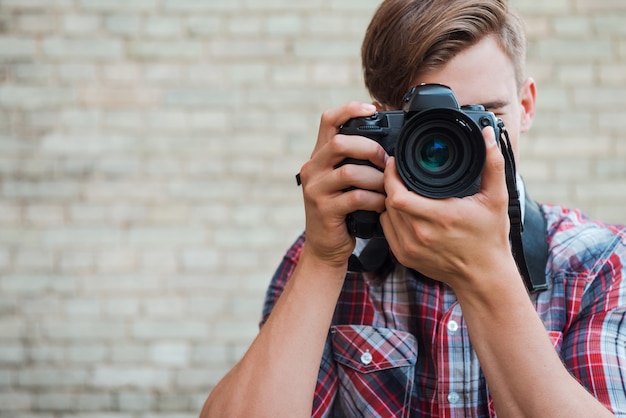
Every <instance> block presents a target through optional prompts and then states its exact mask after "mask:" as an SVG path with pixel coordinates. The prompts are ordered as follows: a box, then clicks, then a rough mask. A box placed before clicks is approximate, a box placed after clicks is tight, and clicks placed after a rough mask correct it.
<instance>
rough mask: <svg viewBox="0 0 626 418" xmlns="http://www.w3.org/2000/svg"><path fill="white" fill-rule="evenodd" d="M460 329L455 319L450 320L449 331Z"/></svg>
mask: <svg viewBox="0 0 626 418" xmlns="http://www.w3.org/2000/svg"><path fill="white" fill-rule="evenodd" d="M458 330H459V324H458V322H456V321H455V320H452V321H450V322H448V331H450V332H457V331H458Z"/></svg>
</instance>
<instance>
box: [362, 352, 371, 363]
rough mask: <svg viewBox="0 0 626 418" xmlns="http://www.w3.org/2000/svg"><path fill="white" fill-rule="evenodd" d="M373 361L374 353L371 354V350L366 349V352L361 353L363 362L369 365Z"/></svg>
mask: <svg viewBox="0 0 626 418" xmlns="http://www.w3.org/2000/svg"><path fill="white" fill-rule="evenodd" d="M371 362H372V355H371V354H370V352H369V351H366V352H365V353H363V354H361V363H363V364H364V365H365V366H367V365H368V364H370V363H371Z"/></svg>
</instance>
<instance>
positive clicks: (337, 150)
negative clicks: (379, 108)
mask: <svg viewBox="0 0 626 418" xmlns="http://www.w3.org/2000/svg"><path fill="white" fill-rule="evenodd" d="M375 112H376V107H375V106H374V105H371V104H365V103H359V102H350V103H347V104H345V105H343V106H340V107H337V108H334V109H330V110H328V111H326V112H324V114H323V115H322V118H321V122H320V128H319V133H318V137H317V143H316V145H315V148H314V150H313V153H312V155H311V159H310V160H309V161H307V162H306V163H305V164H304V165H303V166H302V169H301V171H300V178H301V181H302V187H303V194H304V208H305V214H306V244H305V251H306V252H307V253H309V254H312V255H313V256H315V257H317V258H318V261H322V262H324V263H327V264H328V265H329V266H334V267H338V266H343V265H346V264H347V261H348V258H349V257H350V254H352V251H353V250H354V244H355V239H354V237H352V236H351V235H350V234H349V233H348V230H347V228H346V224H345V218H346V216H347V215H348V214H349V213H351V212H354V211H355V210H370V211H376V212H379V213H380V212H382V211H383V210H384V208H385V194H384V187H383V173H382V172H381V171H379V170H377V169H376V168H374V167H371V166H367V165H357V164H345V165H342V166H340V167H337V166H338V165H339V164H340V163H341V162H342V161H344V160H345V159H346V158H354V159H358V160H367V161H370V162H371V163H372V164H374V165H375V166H377V167H381V168H384V167H385V162H386V160H387V154H386V152H385V150H384V149H383V148H382V146H380V145H379V144H378V143H377V142H375V141H373V140H371V139H369V138H365V137H360V136H353V135H341V134H338V132H339V127H340V126H341V125H342V124H344V123H345V122H347V121H348V120H349V119H352V118H356V117H365V116H371V115H373V114H374V113H375ZM351 187H352V188H353V189H351V190H347V191H346V189H348V188H351Z"/></svg>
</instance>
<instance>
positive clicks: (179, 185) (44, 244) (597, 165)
mask: <svg viewBox="0 0 626 418" xmlns="http://www.w3.org/2000/svg"><path fill="white" fill-rule="evenodd" d="M513 3H514V4H515V5H517V6H519V8H520V10H521V11H522V12H523V14H524V16H525V17H526V18H527V19H526V22H527V27H528V30H529V35H530V36H529V40H530V45H529V73H530V74H531V75H533V76H535V78H536V79H537V81H538V83H539V117H538V119H537V121H536V125H535V128H534V130H533V133H532V134H530V135H528V136H527V137H525V138H524V139H523V141H524V144H523V145H522V147H523V148H522V149H523V161H522V164H521V166H522V172H523V173H524V175H525V177H526V179H527V182H528V183H529V188H530V190H531V191H532V193H533V195H534V196H535V197H536V198H538V199H540V200H544V201H550V202H556V203H563V204H567V205H573V206H578V207H582V208H584V209H585V210H586V211H587V212H588V213H590V214H591V215H594V216H600V217H603V218H605V219H607V220H612V221H619V222H626V142H625V141H624V135H623V133H622V132H623V131H624V130H625V129H626V124H625V123H624V116H623V115H624V114H625V112H626V75H625V74H626V71H625V65H626V30H625V29H624V28H625V27H626V14H625V12H626V7H625V6H624V4H623V2H616V1H612V0H607V1H599V0H594V1H591V0H558V1H557V0H554V1H549V2H548V1H538V0H532V1H530V0H514V1H513ZM377 4H378V0H368V1H363V0H327V1H324V2H297V1H293V0H266V1H256V0H239V1H237V0H2V1H0V417H17V416H19V417H36V418H44V417H45V418H65V417H72V418H79V417H93V416H106V417H110V418H138V417H146V416H158V417H160V418H167V417H195V416H197V414H198V411H199V410H200V407H201V405H202V403H203V401H204V399H205V398H206V396H207V394H208V392H209V391H210V389H211V387H212V386H213V385H215V383H216V382H217V381H218V380H219V379H220V377H221V376H222V375H223V374H224V373H225V372H226V371H227V370H228V369H229V368H230V367H231V366H232V364H233V363H234V362H235V361H236V360H237V359H238V358H239V357H240V356H241V355H242V354H243V352H244V351H245V349H246V347H247V346H248V344H249V343H250V341H251V339H252V338H253V337H254V335H255V333H256V329H257V328H256V327H257V321H258V319H259V314H260V310H261V306H262V299H263V293H264V290H265V287H266V285H267V282H268V281H269V278H270V276H271V274H272V273H273V270H274V268H275V267H276V264H277V263H278V262H279V260H280V257H281V256H282V254H283V252H284V250H285V249H286V248H287V247H288V246H289V244H290V243H291V242H292V240H293V239H294V238H295V237H296V234H298V233H299V232H300V230H301V228H302V225H303V214H302V205H301V196H300V193H301V192H300V190H299V189H298V188H297V187H296V186H295V181H294V178H293V175H294V173H296V172H297V171H298V169H299V167H300V166H301V164H302V163H303V162H304V161H305V160H306V158H307V157H308V155H309V154H310V151H311V149H312V146H313V143H314V140H315V137H316V129H317V124H318V121H319V117H320V113H321V112H322V111H323V110H324V109H326V108H327V107H330V106H335V105H338V104H340V103H343V102H346V101H348V100H367V95H366V94H365V92H364V91H363V88H362V85H361V74H360V68H359V47H360V42H361V38H362V35H363V31H364V29H365V27H366V25H367V23H368V21H369V18H370V17H371V14H372V12H373V10H374V8H375V7H376V6H377Z"/></svg>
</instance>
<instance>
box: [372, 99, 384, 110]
mask: <svg viewBox="0 0 626 418" xmlns="http://www.w3.org/2000/svg"><path fill="white" fill-rule="evenodd" d="M372 104H373V105H374V106H376V111H378V112H382V111H384V110H385V108H384V107H383V105H381V104H380V103H379V102H377V101H373V102H372Z"/></svg>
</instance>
